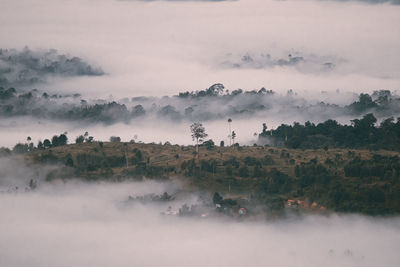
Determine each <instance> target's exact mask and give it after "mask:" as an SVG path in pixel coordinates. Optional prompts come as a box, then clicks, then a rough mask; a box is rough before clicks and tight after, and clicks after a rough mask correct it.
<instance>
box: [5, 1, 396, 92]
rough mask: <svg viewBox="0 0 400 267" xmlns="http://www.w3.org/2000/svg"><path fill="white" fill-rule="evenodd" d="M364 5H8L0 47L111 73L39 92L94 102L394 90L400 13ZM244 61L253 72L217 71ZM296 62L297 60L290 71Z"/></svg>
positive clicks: (391, 7) (390, 7)
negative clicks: (199, 93) (210, 91)
mask: <svg viewBox="0 0 400 267" xmlns="http://www.w3.org/2000/svg"><path fill="white" fill-rule="evenodd" d="M365 2H366V1H308V0H307V1H273V0H271V1H269V0H267V1H265V0H248V1H114V0H101V1H96V4H95V5H94V3H93V1H90V0H88V1H62V2H48V1H31V0H23V1H18V2H17V3H16V2H15V1H9V0H5V1H2V3H1V4H0V7H1V10H2V11H3V15H2V16H1V18H0V20H1V21H0V22H1V26H0V34H1V35H2V36H5V38H2V40H1V41H0V47H2V48H17V49H22V48H23V47H25V46H26V45H27V46H29V47H30V48H31V49H33V50H35V49H38V48H39V49H49V48H55V49H57V50H58V51H59V53H61V54H71V55H73V56H76V57H79V58H82V59H83V60H85V61H87V62H90V64H91V65H92V66H100V67H102V69H103V70H104V72H106V73H108V74H109V75H105V76H101V77H95V78H93V77H79V78H76V79H63V80H62V81H60V80H59V79H56V80H55V81H54V82H53V83H50V84H48V85H47V86H46V88H45V89H48V90H53V91H57V92H62V93H66V92H68V93H71V92H72V93H76V92H79V93H81V94H83V95H85V96H92V97H93V96H96V97H108V96H109V95H110V94H111V95H113V96H118V97H127V96H129V97H131V96H141V95H150V96H154V95H172V94H176V93H177V92H181V91H186V90H200V89H203V88H207V87H208V86H210V85H211V84H213V83H217V82H219V83H223V84H224V85H225V86H226V87H227V88H231V89H237V88H243V89H246V90H253V89H259V88H261V87H266V88H267V89H273V90H275V91H278V92H286V91H287V90H289V89H293V90H295V91H297V92H303V91H308V92H310V93H315V92H320V91H335V90H336V89H339V90H341V91H346V92H349V91H350V92H357V93H359V92H368V93H371V92H372V90H379V89H389V90H396V89H398V87H399V79H400V73H399V71H398V70H399V63H398V62H400V58H399V53H398V47H399V46H400V43H399V42H400V41H399V38H398V36H399V34H400V32H399V29H398V27H394V25H398V24H399V23H400V19H399V18H400V16H399V7H398V5H390V4H388V3H386V4H385V3H384V4H379V5H371V4H367V3H365ZM386 2H389V1H386ZM61 5H62V8H60V6H61ZM104 18H107V19H104ZM27 40H29V42H28V41H27ZM247 55H249V56H250V57H251V58H252V59H253V61H254V62H255V63H254V62H253V63H252V64H253V65H255V66H253V65H252V64H250V63H246V64H244V65H245V66H242V67H240V68H237V67H235V66H231V67H228V66H227V65H226V64H224V62H225V63H226V62H227V61H228V62H231V63H233V65H234V64H237V63H238V62H237V61H239V63H240V62H242V59H243V58H244V59H245V61H246V60H247V61H248V60H249V58H247V57H246V56H247ZM262 55H264V57H267V55H270V60H264V59H265V58H264V59H263V57H262ZM289 55H291V56H292V59H289ZM296 57H297V58H298V57H301V58H303V60H302V61H301V62H299V61H298V60H297V61H296V62H298V63H296V64H293V63H294V62H293V60H294V59H293V58H296ZM246 58H247V59H246ZM259 61H262V62H261V63H260V64H262V65H261V67H257V64H258V62H259ZM256 63H257V64H256ZM329 63H330V64H329ZM324 64H328V65H324ZM231 65H232V64H231ZM321 66H322V69H324V68H325V70H321ZM323 66H325V67H323ZM326 69H327V70H326Z"/></svg>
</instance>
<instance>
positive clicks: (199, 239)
mask: <svg viewBox="0 0 400 267" xmlns="http://www.w3.org/2000/svg"><path fill="white" fill-rule="evenodd" d="M165 186H166V185H165V184H164V185H162V184H157V183H152V182H150V183H122V184H108V183H99V184H84V183H81V182H69V183H66V184H63V183H57V182H56V183H53V184H44V183H42V184H40V186H39V188H38V190H37V191H34V192H26V193H14V194H9V193H1V194H0V203H1V205H0V214H2V216H0V226H1V227H0V236H1V242H0V265H1V266H8V267H13V266H19V267H21V266H30V267H35V266H60V267H63V266H308V267H313V266H327V267H329V266H364V267H368V266H374V267H375V266H386V267H390V266H398V263H399V261H400V255H399V253H398V247H399V245H400V227H399V225H400V224H399V223H400V221H399V218H393V219H372V218H367V217H363V216H338V215H332V216H329V217H313V216H310V217H306V218H304V219H297V220H279V221H275V222H233V221H232V222H227V221H220V220H213V219H206V220H200V219H188V218H174V217H163V216H161V215H160V213H159V212H160V210H162V208H163V207H161V206H156V205H152V204H147V205H132V206H126V205H125V204H124V203H123V201H124V200H126V199H127V197H128V195H133V196H134V195H140V194H146V193H150V192H154V193H161V192H163V190H168V189H166V188H165Z"/></svg>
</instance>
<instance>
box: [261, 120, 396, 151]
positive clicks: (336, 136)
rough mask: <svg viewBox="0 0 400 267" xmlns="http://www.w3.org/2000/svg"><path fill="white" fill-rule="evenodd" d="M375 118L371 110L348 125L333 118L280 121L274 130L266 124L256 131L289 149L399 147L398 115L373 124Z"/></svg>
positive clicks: (393, 148)
mask: <svg viewBox="0 0 400 267" xmlns="http://www.w3.org/2000/svg"><path fill="white" fill-rule="evenodd" d="M376 122H377V119H376V118H375V116H374V115H373V114H372V113H369V114H366V115H364V116H363V117H362V118H361V119H354V120H351V125H341V124H339V123H338V122H337V121H335V120H327V121H325V122H323V123H318V124H314V123H311V122H309V121H308V122H306V123H305V124H300V123H297V122H296V123H294V124H293V125H286V124H282V125H280V126H279V127H277V128H276V129H274V130H267V128H266V125H264V127H263V131H262V132H261V133H260V134H259V142H264V143H269V144H272V145H277V146H282V145H284V146H286V147H288V148H294V149H296V148H301V149H317V148H324V149H328V148H333V147H335V148H363V149H373V150H376V149H386V150H395V151H399V150H400V117H399V118H397V120H396V121H395V119H394V118H393V117H390V118H388V119H385V120H384V121H382V122H381V123H380V125H378V126H376V125H375V124H376Z"/></svg>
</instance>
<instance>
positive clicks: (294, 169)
mask: <svg viewBox="0 0 400 267" xmlns="http://www.w3.org/2000/svg"><path fill="white" fill-rule="evenodd" d="M239 148H240V150H239ZM194 151H195V147H194V146H178V145H170V144H166V145H156V144H138V143H123V142H104V143H103V142H84V143H80V144H72V145H64V146H55V147H54V146H53V147H50V148H46V149H35V150H33V151H30V152H28V153H26V154H25V158H26V160H27V162H28V163H29V164H34V165H37V164H39V165H41V164H52V165H56V166H59V167H58V168H56V169H55V170H54V171H53V172H51V173H50V174H49V175H48V177H47V179H48V180H52V179H55V178H61V179H68V178H72V177H80V178H81V179H87V180H99V179H101V180H104V179H105V180H111V181H122V180H126V179H134V180H142V179H143V178H147V179H164V180H166V179H171V180H179V181H183V184H185V186H186V187H187V188H192V189H193V190H202V191H208V192H210V193H212V194H213V193H214V192H219V193H221V194H223V195H236V196H242V198H245V199H247V201H249V203H250V204H251V205H254V206H260V207H262V208H263V209H264V210H267V211H268V212H269V213H271V212H278V213H279V212H282V210H283V209H284V208H285V206H287V205H288V203H289V202H288V201H292V202H293V201H294V200H296V201H298V202H299V203H306V204H302V205H303V206H301V207H300V206H299V207H300V208H302V209H304V210H314V211H316V210H318V211H322V210H324V209H325V208H326V209H328V210H332V211H339V212H360V213H365V214H371V215H385V214H395V213H399V212H400V193H399V192H400V157H399V156H400V154H399V153H398V152H390V151H375V152H370V151H366V150H348V149H318V150H299V149H288V148H285V149H283V148H271V147H268V146H251V147H250V146H249V147H247V146H241V147H235V146H233V147H215V146H214V147H211V148H210V147H208V146H201V147H199V154H200V157H199V158H197V156H196V154H193V152H194ZM1 152H2V154H5V155H7V154H9V151H5V150H4V149H3V150H2V151H1ZM290 203H291V202H290ZM296 207H297V206H296ZM290 208H291V209H293V205H292V206H290Z"/></svg>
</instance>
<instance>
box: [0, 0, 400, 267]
mask: <svg viewBox="0 0 400 267" xmlns="http://www.w3.org/2000/svg"><path fill="white" fill-rule="evenodd" d="M399 4H400V2H399V1H398V0H298V1H297V0H296V1H293V0H288V1H276V0H237V1H230V0H226V1H224V0H188V1H186V0H151V1H148V0H137V1H136V0H96V1H94V0H60V1H45V0H20V1H15V0H2V1H1V3H0V12H1V16H0V36H2V38H1V39H0V140H1V141H0V148H1V147H3V146H5V147H9V148H12V147H13V146H14V145H15V144H16V143H17V142H21V143H25V142H28V140H29V142H32V143H34V144H37V143H38V141H43V140H44V139H45V138H48V139H51V137H52V136H53V135H59V134H62V133H65V134H66V135H67V136H68V142H69V143H74V142H75V138H76V137H78V136H79V135H83V134H85V133H86V132H87V135H89V136H92V137H93V138H94V140H95V141H96V140H97V141H98V140H103V141H106V140H109V137H110V136H118V137H121V140H122V141H133V142H145V143H151V142H154V143H159V142H161V143H165V142H167V141H168V142H170V143H172V144H180V145H186V144H193V140H192V138H191V134H190V128H189V126H190V125H191V124H192V123H193V122H195V121H200V122H202V123H203V125H204V126H205V129H206V132H207V134H208V138H209V139H213V140H214V142H215V143H216V144H219V142H220V141H225V144H228V143H229V142H230V140H229V139H228V138H229V137H228V135H230V134H231V132H230V130H234V131H235V133H236V135H237V137H236V139H235V140H236V141H237V142H239V143H240V144H241V145H252V144H253V143H255V142H256V141H257V134H258V133H260V132H261V130H262V127H263V126H262V125H263V123H266V125H267V126H268V129H274V128H276V127H278V126H279V125H281V124H282V123H286V124H292V123H293V122H295V121H296V122H300V123H304V122H306V121H311V122H314V123H318V122H322V121H324V120H327V119H334V120H337V121H338V122H339V123H343V124H350V123H351V120H352V119H354V118H360V117H362V116H363V115H365V114H366V113H370V112H372V113H374V115H375V116H376V117H377V119H378V121H377V124H379V123H380V122H381V121H383V120H384V119H387V118H389V117H394V118H397V117H399V116H400V97H399V96H400V92H399V90H400V53H399V47H400V27H398V26H397V25H400V5H399ZM222 84H223V86H224V87H221V85H222ZM213 85H216V87H215V88H216V89H218V88H219V89H221V90H220V91H218V90H219V89H218V90H217V91H216V92H217V93H216V94H214V92H215V91H213V90H214V89H213V90H211V91H209V89H210V88H213ZM11 87H14V88H15V89H11ZM389 90H390V91H389ZM360 93H366V94H368V96H367V95H364V94H360ZM210 94H211V95H210ZM228 118H232V122H231V123H230V125H229V128H228ZM230 127H231V128H230ZM264 130H265V129H264ZM28 136H29V138H27V137H28ZM208 138H207V139H208ZM2 151H5V150H0V152H2ZM22 157H23V155H17V156H15V155H14V156H13V159H11V158H2V157H0V203H1V204H0V214H1V216H0V236H1V239H0V266H9V267H13V266H18V267H19V266H32V267H35V266H311V267H312V266H327V267H328V266H374V267H375V266H388V267H390V266H398V264H399V262H400V255H399V253H398V248H399V246H400V227H399V225H400V219H399V218H398V217H385V218H377V217H366V216H362V215H358V214H334V213H326V215H318V216H317V215H304V214H302V215H300V216H291V215H290V214H288V215H287V216H283V217H282V218H276V219H275V220H271V219H269V220H266V218H264V217H262V218H257V219H255V218H253V219H251V220H236V219H233V220H232V219H228V218H224V217H219V216H210V217H206V218H197V217H196V218H187V217H182V216H166V215H163V214H162V213H163V212H165V211H166V210H167V209H168V207H169V206H171V208H172V209H173V210H177V209H179V208H180V207H182V205H183V204H196V203H199V201H200V200H199V199H200V196H203V194H205V195H206V197H207V193H204V192H196V191H184V190H183V188H184V184H181V183H180V182H177V181H168V182H164V183H160V182H155V181H152V180H146V179H145V180H144V181H143V182H133V181H124V182H119V183H112V182H84V181H82V180H79V179H76V180H75V179H69V180H62V179H59V178H58V177H54V179H53V180H52V181H46V176H47V174H48V173H49V172H51V171H52V170H54V168H57V167H56V166H44V165H41V166H36V167H35V166H33V165H27V164H26V162H25V163H24V160H23V159H22ZM16 158H17V159H18V158H19V160H17V159H16ZM182 191H183V192H182ZM164 192H167V193H168V194H175V193H177V192H179V197H177V198H176V199H174V200H173V201H171V202H169V203H153V202H150V203H141V202H135V203H130V202H129V201H128V200H130V199H135V198H137V197H138V198H140V197H141V196H143V195H147V194H163V193H164ZM209 193H210V192H208V194H209Z"/></svg>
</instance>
